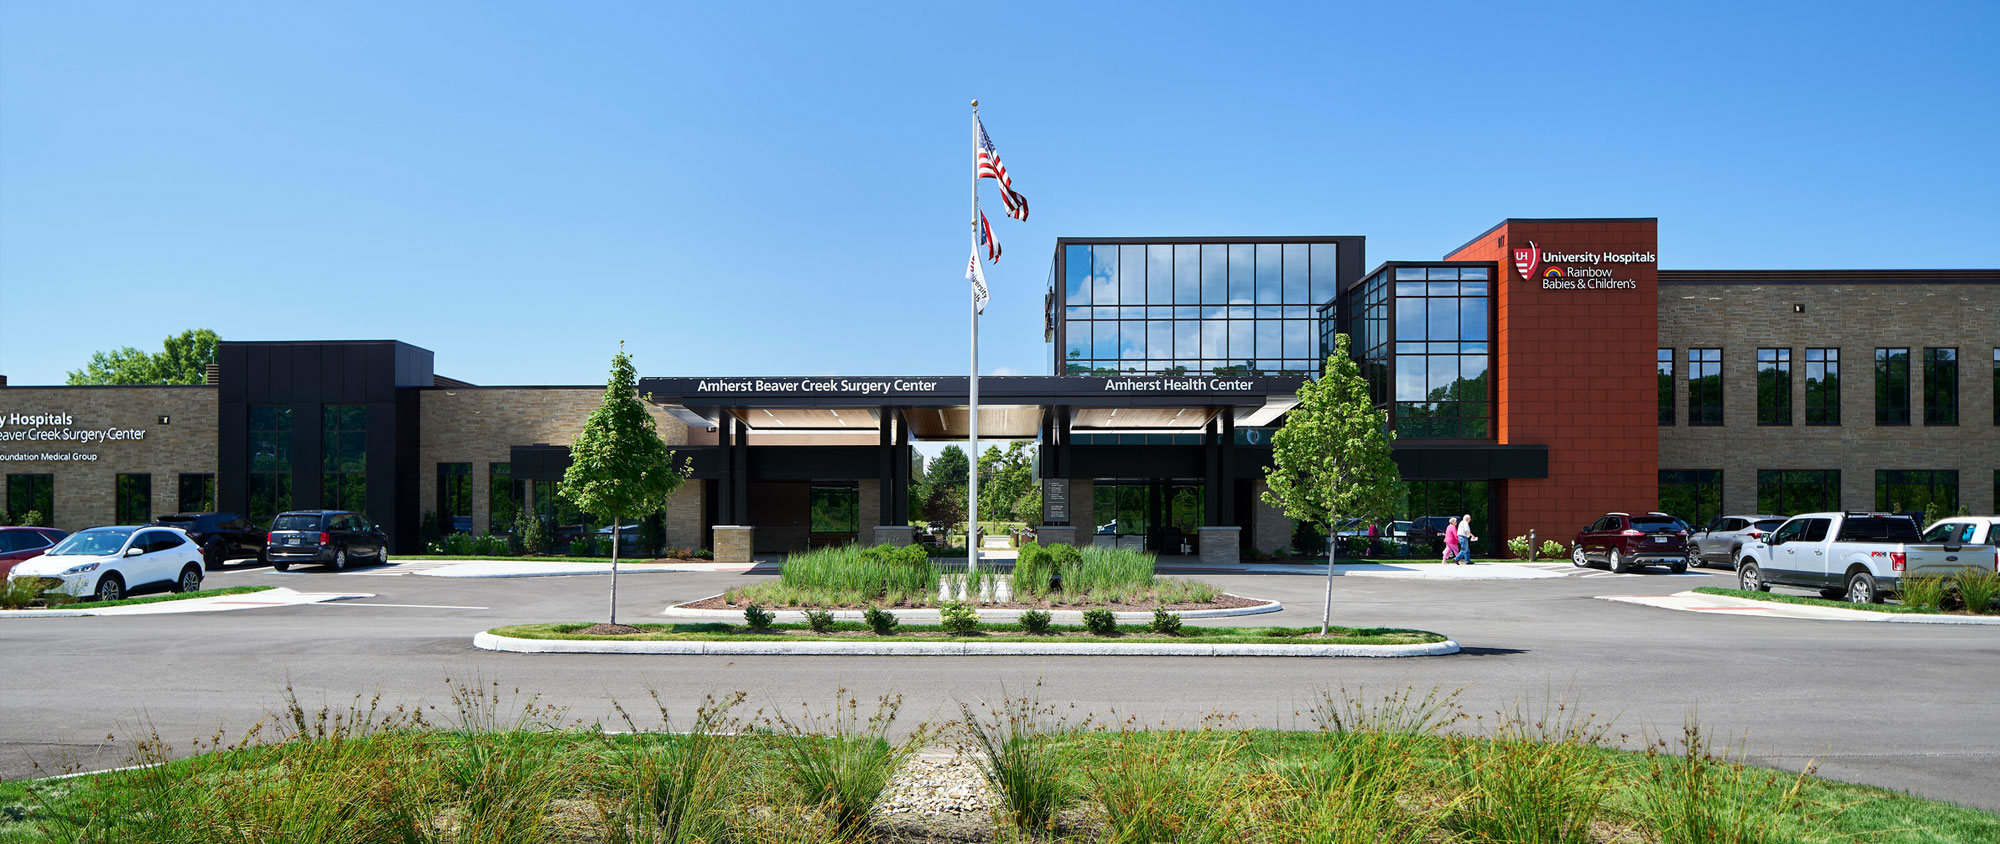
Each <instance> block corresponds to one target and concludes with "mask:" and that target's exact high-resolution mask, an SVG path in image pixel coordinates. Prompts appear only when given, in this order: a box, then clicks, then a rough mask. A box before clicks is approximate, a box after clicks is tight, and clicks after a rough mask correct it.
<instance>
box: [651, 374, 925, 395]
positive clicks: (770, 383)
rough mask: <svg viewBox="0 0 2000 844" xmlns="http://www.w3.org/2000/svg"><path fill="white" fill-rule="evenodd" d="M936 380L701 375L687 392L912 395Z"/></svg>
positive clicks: (922, 392) (922, 391) (923, 391)
mask: <svg viewBox="0 0 2000 844" xmlns="http://www.w3.org/2000/svg"><path fill="white" fill-rule="evenodd" d="M938 382H939V379H936V378H700V379H695V381H694V385H693V388H692V389H690V390H688V391H687V394H688V395H693V396H699V395H772V396H800V395H814V394H838V395H863V396H870V395H875V396H914V395H924V394H927V393H934V392H937V390H938Z"/></svg>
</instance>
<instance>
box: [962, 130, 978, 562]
mask: <svg viewBox="0 0 2000 844" xmlns="http://www.w3.org/2000/svg"><path fill="white" fill-rule="evenodd" d="M972 149H973V162H972V241H971V242H972V260H973V261H974V262H975V263H977V262H978V261H979V155H978V150H979V101H978V100H973V101H972ZM965 290H966V295H967V297H968V298H967V301H968V303H969V310H970V311H971V313H972V378H971V380H970V382H969V383H970V384H971V391H970V392H971V396H970V398H971V400H972V414H971V428H972V430H971V434H972V436H971V443H972V453H971V454H969V455H967V456H968V457H970V458H972V459H971V460H969V461H966V462H967V463H968V464H969V467H968V471H967V473H966V474H967V475H968V477H967V478H966V484H965V498H966V502H965V514H966V526H965V572H966V574H967V575H968V580H970V577H969V576H970V575H971V574H972V573H973V572H976V571H978V570H979V284H978V282H977V281H972V282H969V283H967V284H966V285H965ZM966 597H967V598H970V599H972V600H974V601H977V600H978V598H977V596H973V595H967V596H966Z"/></svg>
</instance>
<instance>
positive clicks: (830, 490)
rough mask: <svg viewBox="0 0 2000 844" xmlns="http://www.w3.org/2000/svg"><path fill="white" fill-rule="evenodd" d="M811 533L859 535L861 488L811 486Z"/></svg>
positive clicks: (824, 485)
mask: <svg viewBox="0 0 2000 844" xmlns="http://www.w3.org/2000/svg"><path fill="white" fill-rule="evenodd" d="M812 532H813V533H860V532H861V488H860V487H859V486H856V485H854V484H813V486H812Z"/></svg>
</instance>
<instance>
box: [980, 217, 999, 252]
mask: <svg viewBox="0 0 2000 844" xmlns="http://www.w3.org/2000/svg"><path fill="white" fill-rule="evenodd" d="M979 242H980V243H984V244H986V260H988V261H992V262H993V263H996V264H998V263H1000V239H999V238H997V237H994V236H993V226H992V225H990V224H988V223H987V222H986V212H984V211H981V212H979Z"/></svg>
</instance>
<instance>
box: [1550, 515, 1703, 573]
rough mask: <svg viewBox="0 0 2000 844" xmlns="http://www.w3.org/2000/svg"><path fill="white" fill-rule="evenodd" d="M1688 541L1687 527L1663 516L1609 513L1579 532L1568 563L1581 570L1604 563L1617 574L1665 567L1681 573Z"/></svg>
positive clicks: (1685, 566) (1674, 519) (1683, 569)
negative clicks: (1583, 567)
mask: <svg viewBox="0 0 2000 844" xmlns="http://www.w3.org/2000/svg"><path fill="white" fill-rule="evenodd" d="M1687 538H1688V535H1687V525H1685V524H1682V523H1681V520H1679V519H1676V518H1674V517H1672V516H1669V515H1666V514H1664V513H1644V514H1641V515H1637V516H1634V515H1632V514H1630V513H1606V514H1605V515H1604V517H1603V518H1601V519H1598V520H1597V521H1595V522H1592V523H1590V525H1589V526H1587V527H1585V528H1584V529H1583V530H1581V531H1579V532H1578V533H1577V535H1576V545H1575V546H1574V547H1573V548H1572V549H1571V550H1570V552H1569V561H1570V562H1572V563H1575V564H1576V565H1577V566H1579V567H1582V566H1588V565H1592V564H1594V563H1596V562H1598V561H1600V560H1601V561H1603V562H1604V564H1605V565H1608V566H1610V567H1611V570H1612V571H1617V572H1622V571H1629V570H1631V569H1632V568H1634V567H1636V566H1666V567H1668V568H1670V569H1672V570H1673V572H1674V574H1681V573H1683V572H1685V571H1687V569H1688V566H1687Z"/></svg>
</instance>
